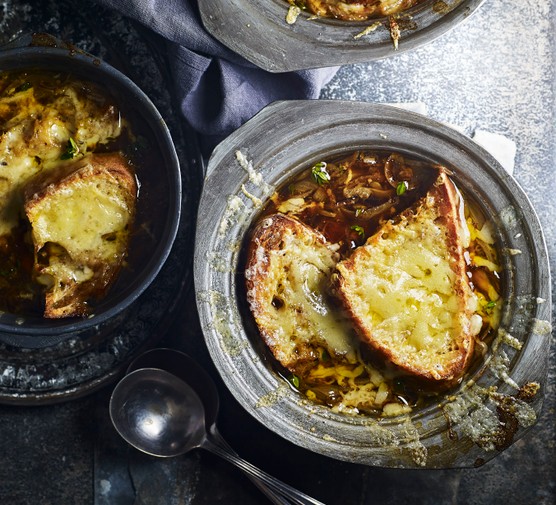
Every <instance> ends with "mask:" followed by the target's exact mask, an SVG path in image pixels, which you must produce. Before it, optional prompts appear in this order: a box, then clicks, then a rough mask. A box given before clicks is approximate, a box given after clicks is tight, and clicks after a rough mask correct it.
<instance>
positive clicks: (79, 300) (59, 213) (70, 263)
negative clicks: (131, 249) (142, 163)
mask: <svg viewBox="0 0 556 505" xmlns="http://www.w3.org/2000/svg"><path fill="white" fill-rule="evenodd" d="M77 188H83V192H82V193H77V194H78V195H79V194H80V195H81V196H82V195H83V194H85V195H86V194H87V193H91V192H93V191H97V190H98V191H99V192H100V193H101V194H102V195H108V198H109V199H111V201H114V202H116V203H115V205H116V206H117V212H119V213H120V214H121V216H119V217H118V218H117V219H116V218H115V217H113V216H110V215H109V212H108V211H107V216H108V217H106V216H104V215H103V216H102V217H101V216H100V215H99V216H94V215H90V214H91V213H94V212H95V210H96V211H98V209H99V204H98V203H97V202H98V199H96V200H95V198H94V197H91V199H82V200H83V201H82V202H80V201H76V200H79V197H77V198H76V199H74V200H73V201H72V202H71V205H70V206H71V208H72V209H75V208H77V210H79V211H80V213H81V215H82V217H81V220H82V221H83V222H77V223H72V222H70V221H71V220H70V215H69V210H68V207H64V203H63V202H66V203H67V200H64V197H63V195H64V194H65V193H68V192H72V191H75V190H76V189H77ZM136 198H137V182H136V179H135V174H134V172H133V169H132V167H131V166H130V165H129V163H128V162H127V160H126V159H125V158H124V157H123V155H121V154H120V153H107V154H92V155H88V156H86V157H84V158H82V159H80V160H78V161H76V162H74V163H68V164H66V165H64V166H61V167H59V168H58V169H56V170H52V171H50V172H48V173H45V174H41V175H39V176H38V177H36V178H34V179H33V180H32V181H31V182H30V183H29V184H28V185H27V186H26V188H25V190H24V200H25V203H24V209H25V213H26V215H27V217H28V219H29V222H30V223H31V227H32V237H33V244H34V250H35V265H34V275H35V277H36V278H37V279H44V278H48V279H49V282H52V283H53V284H52V285H51V286H49V287H48V289H47V290H46V293H45V309H44V316H45V317H47V318H62V317H74V316H86V315H88V314H89V312H90V307H89V305H88V302H89V301H90V300H91V299H99V298H101V297H103V296H104V295H105V294H106V291H107V290H108V287H109V286H110V285H111V284H112V282H113V281H114V279H115V278H116V276H117V274H118V272H119V271H120V269H121V266H122V264H123V262H124V260H125V257H126V255H127V248H128V243H129V235H130V229H131V224H132V223H133V220H134V217H135V207H136ZM95 219H98V221H99V223H100V224H99V225H98V226H99V228H98V230H99V231H98V233H97V235H99V237H96V238H97V239H98V240H96V242H95V244H96V245H95V246H94V247H92V246H90V244H89V243H87V244H84V245H81V239H82V238H83V237H82V236H79V232H80V230H79V227H80V226H82V228H83V234H85V233H89V235H90V236H91V237H93V238H95V233H96V230H95V229H94V225H93V224H91V226H90V228H91V231H88V232H87V231H85V230H86V229H87V228H86V227H87V226H88V223H89V222H93V221H94V220H95ZM103 219H104V222H106V219H114V220H118V224H117V225H113V226H112V228H110V233H106V231H107V228H106V226H104V228H103V224H102V222H103V221H102V220H103ZM55 220H60V221H61V222H63V220H66V221H67V222H68V224H69V225H70V227H71V228H77V229H74V230H73V231H72V233H75V237H73V236H72V237H71V238H70V237H68V238H67V239H66V238H65V237H64V238H63V240H60V241H57V240H56V239H54V240H52V236H50V235H49V233H47V231H46V230H49V226H52V225H55V224H56V223H54V221H55ZM101 230H102V231H104V232H105V235H106V236H104V237H100V233H101ZM67 233H68V234H69V233H70V230H68V232H67ZM59 238H60V237H59ZM89 242H91V240H89ZM108 242H111V243H110V244H108ZM105 246H106V247H107V249H106V250H104V248H105Z"/></svg>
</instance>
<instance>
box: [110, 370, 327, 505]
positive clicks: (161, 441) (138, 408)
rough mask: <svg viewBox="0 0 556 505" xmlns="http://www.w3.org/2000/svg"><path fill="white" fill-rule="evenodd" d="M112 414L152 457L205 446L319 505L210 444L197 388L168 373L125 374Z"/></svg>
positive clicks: (285, 492)
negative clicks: (195, 389)
mask: <svg viewBox="0 0 556 505" xmlns="http://www.w3.org/2000/svg"><path fill="white" fill-rule="evenodd" d="M109 410H110V418H111V419H112V423H113V424H114V427H115V428H116V430H117V431H118V433H119V434H120V435H121V436H122V438H123V439H124V440H126V441H127V442H128V443H129V444H130V445H132V446H133V447H135V448H137V449H139V450H140V451H143V452H145V453H147V454H150V455H152V456H159V457H172V456H179V455H180V454H185V453H186V452H189V451H190V450H192V449H196V448H201V449H205V450H207V451H209V452H212V453H213V454H216V455H217V456H220V457H221V458H223V459H225V460H226V461H228V462H230V463H232V464H234V465H236V466H237V467H238V468H240V469H241V470H243V471H244V472H246V473H247V474H249V475H251V476H253V477H255V478H257V479H259V480H260V481H261V482H263V483H264V484H265V485H267V486H268V487H269V488H271V489H273V490H274V491H276V492H277V493H279V494H281V495H282V496H285V497H287V498H289V499H290V500H292V502H293V503H296V504H298V505H323V504H322V503H321V502H319V501H317V500H315V499H314V498H311V497H310V496H307V495H305V494H304V493H302V492H300V491H298V490H297V489H295V488H293V487H291V486H288V485H287V484H285V483H283V482H282V481H280V480H278V479H276V478H274V477H272V476H271V475H269V474H267V473H266V472H263V471H262V470H260V469H259V468H257V467H256V466H254V465H252V464H251V463H249V462H247V461H245V460H244V459H243V458H240V457H239V456H237V455H236V454H235V453H234V452H233V451H230V450H229V449H228V448H224V447H222V446H220V445H218V444H216V443H214V442H213V441H212V440H211V438H210V437H209V436H208V433H207V429H206V425H205V409H204V406H203V403H202V402H201V400H200V399H199V396H198V395H197V393H195V391H194V390H193V389H192V388H191V387H190V386H189V385H187V384H186V383H185V382H184V381H182V380H181V379H179V378H178V377H176V376H175V375H172V374H171V373H170V372H167V371H165V370H161V369H158V368H141V369H138V370H135V371H133V372H131V373H129V374H128V375H126V376H125V377H124V378H123V379H122V380H121V381H120V382H119V383H118V384H117V385H116V387H115V388H114V391H113V392H112V396H111V398H110V406H109Z"/></svg>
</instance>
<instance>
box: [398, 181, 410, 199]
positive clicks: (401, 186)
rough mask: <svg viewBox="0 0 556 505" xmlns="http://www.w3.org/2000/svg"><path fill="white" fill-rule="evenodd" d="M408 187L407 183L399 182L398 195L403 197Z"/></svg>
mask: <svg viewBox="0 0 556 505" xmlns="http://www.w3.org/2000/svg"><path fill="white" fill-rule="evenodd" d="M407 187H408V184H407V181H402V182H399V183H398V185H397V186H396V195H398V196H402V195H403V194H404V193H405V192H406V191H407Z"/></svg>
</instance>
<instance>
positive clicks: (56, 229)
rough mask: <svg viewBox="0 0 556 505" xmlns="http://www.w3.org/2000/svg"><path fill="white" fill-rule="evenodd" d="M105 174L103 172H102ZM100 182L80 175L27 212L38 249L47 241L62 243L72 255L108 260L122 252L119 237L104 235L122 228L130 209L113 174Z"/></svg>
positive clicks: (117, 231)
mask: <svg viewBox="0 0 556 505" xmlns="http://www.w3.org/2000/svg"><path fill="white" fill-rule="evenodd" d="M105 177H106V176H105ZM112 183H113V184H112V187H111V185H110V180H109V179H108V180H107V181H103V182H102V184H101V185H99V181H98V180H97V179H94V178H92V179H87V178H85V179H83V180H81V181H79V182H73V183H72V184H71V185H69V186H67V187H63V188H61V189H60V190H58V191H57V192H56V194H55V196H54V197H53V198H45V199H43V200H42V201H41V202H40V203H39V204H37V205H35V206H34V207H33V208H32V211H31V212H30V216H29V217H30V219H31V221H32V222H33V237H34V240H35V244H36V246H37V248H38V249H40V248H41V247H42V246H43V245H44V244H46V243H47V242H54V243H56V244H59V245H61V246H62V247H63V248H64V249H65V250H66V251H67V252H68V253H69V255H70V256H71V257H80V256H82V255H83V254H85V255H86V256H87V257H89V258H90V257H91V256H94V257H95V259H96V260H99V261H110V260H111V259H113V258H114V257H118V256H119V255H120V254H121V248H122V245H121V241H120V240H117V239H116V237H114V239H113V240H106V239H105V237H106V236H109V235H114V234H117V233H120V232H123V231H124V230H125V228H126V225H127V224H128V222H129V221H130V216H131V209H129V208H128V207H127V205H126V201H125V199H123V198H122V197H121V195H120V194H119V193H118V184H119V181H118V180H116V179H115V178H113V181H112Z"/></svg>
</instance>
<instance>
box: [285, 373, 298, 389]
mask: <svg viewBox="0 0 556 505" xmlns="http://www.w3.org/2000/svg"><path fill="white" fill-rule="evenodd" d="M288 381H289V382H290V384H291V385H292V386H293V387H294V388H296V389H299V377H298V376H297V375H295V374H292V375H290V376H289V377H288Z"/></svg>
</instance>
